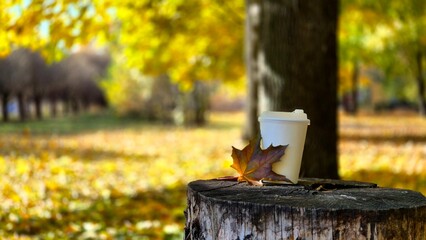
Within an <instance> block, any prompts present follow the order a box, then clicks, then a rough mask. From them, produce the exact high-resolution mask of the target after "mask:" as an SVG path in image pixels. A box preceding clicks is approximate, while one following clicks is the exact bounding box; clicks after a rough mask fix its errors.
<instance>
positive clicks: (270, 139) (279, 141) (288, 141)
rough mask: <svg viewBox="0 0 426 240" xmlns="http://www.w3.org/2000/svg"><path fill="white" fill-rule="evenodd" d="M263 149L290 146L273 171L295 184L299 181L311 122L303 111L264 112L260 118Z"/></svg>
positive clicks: (274, 165)
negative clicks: (271, 146) (307, 132)
mask: <svg viewBox="0 0 426 240" xmlns="http://www.w3.org/2000/svg"><path fill="white" fill-rule="evenodd" d="M259 122H260V134H261V136H262V144H261V145H262V146H261V147H262V148H263V149H266V148H268V147H269V146H270V145H271V144H272V145H273V146H278V145H288V147H287V149H286V150H285V154H284V156H283V157H282V158H281V161H279V162H276V163H274V164H273V165H272V170H273V171H274V172H276V173H278V174H281V175H284V176H286V177H287V178H288V179H290V181H292V182H293V183H297V181H298V180H299V172H300V166H301V164H302V155H303V148H304V146H305V139H306V131H307V128H308V125H310V120H309V119H308V118H307V115H306V113H304V112H303V110H302V109H296V110H294V111H293V112H271V111H269V112H263V113H262V114H261V115H260V116H259Z"/></svg>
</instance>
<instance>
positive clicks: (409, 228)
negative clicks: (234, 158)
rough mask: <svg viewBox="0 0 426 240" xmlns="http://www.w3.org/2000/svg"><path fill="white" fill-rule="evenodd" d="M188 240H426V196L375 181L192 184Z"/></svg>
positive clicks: (187, 215) (187, 212) (203, 182)
mask: <svg viewBox="0 0 426 240" xmlns="http://www.w3.org/2000/svg"><path fill="white" fill-rule="evenodd" d="M185 215H186V227H185V239H220V240H226V239H232V240H237V239H238V240H243V239H246V240H249V239H268V240H269V239H273V240H275V239H306V240H308V239H386V240H387V239H418V240H425V239H426V198H425V197H424V196H423V195H422V194H421V193H418V192H414V191H410V190H402V189H391V188H379V187H377V186H376V185H375V184H369V183H359V182H347V181H338V180H321V179H304V180H301V181H300V182H299V184H298V185H280V186H263V187H254V186H249V185H247V184H246V183H237V182H231V181H218V180H200V181H195V182H191V183H190V184H189V185H188V207H187V209H186V211H185Z"/></svg>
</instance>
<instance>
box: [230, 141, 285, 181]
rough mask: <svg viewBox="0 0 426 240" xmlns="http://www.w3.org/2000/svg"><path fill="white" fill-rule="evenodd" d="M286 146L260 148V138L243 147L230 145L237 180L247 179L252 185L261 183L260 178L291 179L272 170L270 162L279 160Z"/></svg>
mask: <svg viewBox="0 0 426 240" xmlns="http://www.w3.org/2000/svg"><path fill="white" fill-rule="evenodd" d="M286 148H287V145H286V146H282V145H279V146H276V147H274V146H272V145H271V146H269V147H268V148H267V149H261V148H260V138H258V139H257V140H252V141H250V143H249V144H248V145H247V146H246V147H245V148H244V149H243V150H239V149H236V148H234V147H232V158H233V164H232V165H231V167H232V168H234V169H235V170H237V172H238V173H239V176H238V181H240V182H241V181H247V182H248V183H249V184H252V185H259V186H261V185H262V182H261V181H260V180H262V179H268V180H273V181H286V182H290V183H291V181H290V180H289V179H288V178H286V177H285V176H283V175H280V174H277V173H275V172H274V171H272V164H273V163H275V162H278V161H280V158H281V157H282V156H283V155H284V153H285V149H286Z"/></svg>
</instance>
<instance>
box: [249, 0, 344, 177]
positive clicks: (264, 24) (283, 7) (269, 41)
mask: <svg viewBox="0 0 426 240" xmlns="http://www.w3.org/2000/svg"><path fill="white" fill-rule="evenodd" d="M260 6H261V7H260V22H259V28H258V31H259V32H258V34H259V46H258V48H259V49H258V51H255V52H256V53H257V54H256V56H255V57H252V61H256V64H254V65H249V66H248V67H249V68H250V69H252V70H249V71H253V72H255V71H258V77H259V102H258V104H259V110H260V112H261V111H266V110H273V111H293V110H294V109H296V108H301V109H304V110H305V112H306V113H307V114H308V117H309V118H310V120H311V126H310V127H309V129H308V133H307V138H306V146H305V150H304V156H303V162H302V169H301V175H302V176H306V177H322V178H338V172H337V170H338V166H337V111H336V108H337V40H336V30H337V12H338V1H337V0H321V1H319V2H318V1H302V0H293V1H282V0H281V1H277V0H264V1H261V3H260ZM249 18H250V17H249ZM252 31H255V30H252ZM250 47H252V48H253V49H255V48H256V46H251V45H249V48H250ZM253 51H254V50H253ZM255 68H258V69H255ZM253 75H254V76H255V77H252V76H251V75H249V81H250V82H251V83H250V84H253V81H254V79H256V76H257V75H256V74H253ZM248 117H250V118H253V114H249V115H248ZM250 121H257V119H251V120H249V122H250Z"/></svg>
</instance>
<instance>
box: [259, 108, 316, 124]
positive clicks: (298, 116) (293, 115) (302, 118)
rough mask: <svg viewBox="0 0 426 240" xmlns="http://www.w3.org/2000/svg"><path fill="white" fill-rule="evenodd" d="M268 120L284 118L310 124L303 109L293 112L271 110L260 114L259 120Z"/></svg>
mask: <svg viewBox="0 0 426 240" xmlns="http://www.w3.org/2000/svg"><path fill="white" fill-rule="evenodd" d="M268 120H269V121H270V120H277V121H279V120H285V121H297V122H306V123H308V125H310V124H311V121H310V120H309V119H308V116H307V115H306V113H304V112H303V109H296V110H294V111H293V112H273V111H266V112H263V113H262V114H260V116H259V121H268Z"/></svg>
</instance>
